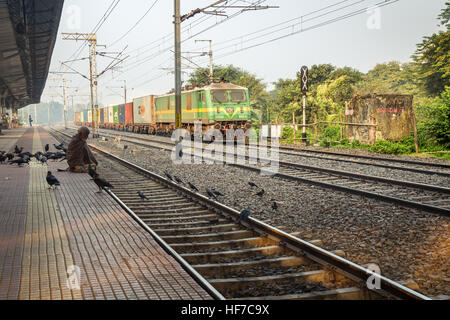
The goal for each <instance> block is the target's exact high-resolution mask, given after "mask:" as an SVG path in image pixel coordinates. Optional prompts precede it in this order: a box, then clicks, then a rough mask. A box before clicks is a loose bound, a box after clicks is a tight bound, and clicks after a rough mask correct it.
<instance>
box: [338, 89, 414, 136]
mask: <svg viewBox="0 0 450 320" xmlns="http://www.w3.org/2000/svg"><path fill="white" fill-rule="evenodd" d="M412 103H413V96H412V95H392V94H373V95H367V96H357V97H354V98H353V99H352V100H351V101H350V102H349V103H348V104H347V106H346V110H345V120H346V121H345V122H346V126H345V136H346V138H347V139H349V140H350V141H354V140H358V141H360V142H361V143H364V144H374V143H375V142H376V141H377V140H390V141H398V140H401V139H403V138H405V137H407V136H409V135H410V134H411V132H412V131H413V130H414V114H413V107H412Z"/></svg>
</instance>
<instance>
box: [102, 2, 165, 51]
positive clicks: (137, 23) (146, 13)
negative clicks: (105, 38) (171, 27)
mask: <svg viewBox="0 0 450 320" xmlns="http://www.w3.org/2000/svg"><path fill="white" fill-rule="evenodd" d="M158 1H159V0H155V2H153V4H152V5H151V6H150V8H149V9H148V10H147V11H146V12H145V13H144V15H143V16H142V17H141V18H140V19H139V20H138V21H137V22H136V23H135V24H134V26H132V27H131V28H130V29H129V30H128V31H127V32H125V34H124V35H123V36H121V37H120V38H119V39H117V40H115V41H114V42H113V43H111V44H110V45H108V47H112V46H113V45H115V44H116V43H117V42H119V41H120V40H122V39H123V38H125V37H126V36H127V35H128V34H130V32H131V31H133V30H134V29H135V28H136V27H137V26H138V25H139V23H140V22H141V21H142V20H143V19H144V18H145V17H146V16H147V15H148V14H149V12H150V11H151V10H152V9H153V7H154V6H155V5H156V3H157V2H158Z"/></svg>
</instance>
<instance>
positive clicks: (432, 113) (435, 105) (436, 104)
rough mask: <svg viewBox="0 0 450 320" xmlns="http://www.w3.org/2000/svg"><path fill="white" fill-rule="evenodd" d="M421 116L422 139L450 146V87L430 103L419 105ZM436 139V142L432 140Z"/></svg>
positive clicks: (419, 127)
mask: <svg viewBox="0 0 450 320" xmlns="http://www.w3.org/2000/svg"><path fill="white" fill-rule="evenodd" d="M417 114H418V118H419V124H418V131H419V132H420V135H421V136H422V139H425V140H427V141H428V143H430V142H431V143H433V144H435V145H441V146H442V147H443V148H445V149H449V148H450V87H446V90H445V91H444V92H443V93H442V95H441V97H438V98H435V99H433V100H431V101H429V102H428V103H423V104H422V105H419V106H418V107H417ZM432 140H434V142H433V141H432Z"/></svg>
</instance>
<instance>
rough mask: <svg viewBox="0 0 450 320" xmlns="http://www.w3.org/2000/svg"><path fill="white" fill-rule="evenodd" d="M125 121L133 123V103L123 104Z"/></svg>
mask: <svg viewBox="0 0 450 320" xmlns="http://www.w3.org/2000/svg"><path fill="white" fill-rule="evenodd" d="M125 123H127V124H133V103H132V102H130V103H127V104H125Z"/></svg>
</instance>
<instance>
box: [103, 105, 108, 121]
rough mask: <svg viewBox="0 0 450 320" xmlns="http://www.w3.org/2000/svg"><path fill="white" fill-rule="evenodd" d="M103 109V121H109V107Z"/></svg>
mask: <svg viewBox="0 0 450 320" xmlns="http://www.w3.org/2000/svg"><path fill="white" fill-rule="evenodd" d="M102 110H103V123H108V122H109V111H108V107H104V108H103V109H102Z"/></svg>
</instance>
